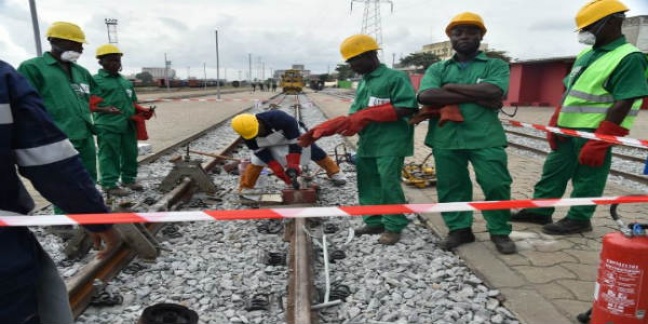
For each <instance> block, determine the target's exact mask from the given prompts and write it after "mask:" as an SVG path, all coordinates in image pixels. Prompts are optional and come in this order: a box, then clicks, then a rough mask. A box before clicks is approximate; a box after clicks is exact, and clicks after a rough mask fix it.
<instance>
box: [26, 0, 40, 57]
mask: <svg viewBox="0 0 648 324" xmlns="http://www.w3.org/2000/svg"><path fill="white" fill-rule="evenodd" d="M29 11H30V12H31V20H32V28H33V29H34V42H35V43H36V54H37V55H38V56H41V55H43V48H42V47H41V40H40V30H39V28H38V13H37V12H36V1H35V0H29Z"/></svg>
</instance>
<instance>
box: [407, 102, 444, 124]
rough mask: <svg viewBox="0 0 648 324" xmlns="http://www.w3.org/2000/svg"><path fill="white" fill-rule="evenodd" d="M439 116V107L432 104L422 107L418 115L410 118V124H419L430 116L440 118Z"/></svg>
mask: <svg viewBox="0 0 648 324" xmlns="http://www.w3.org/2000/svg"><path fill="white" fill-rule="evenodd" d="M438 117H439V108H436V107H430V106H425V107H423V108H421V109H420V110H419V111H418V112H417V113H416V115H414V116H412V118H410V121H409V123H410V125H418V123H420V122H422V121H424V120H428V119H430V118H438Z"/></svg>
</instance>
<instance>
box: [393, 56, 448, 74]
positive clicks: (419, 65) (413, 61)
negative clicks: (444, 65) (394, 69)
mask: <svg viewBox="0 0 648 324" xmlns="http://www.w3.org/2000/svg"><path fill="white" fill-rule="evenodd" d="M439 61H440V59H439V57H438V56H436V55H434V54H432V53H428V52H423V53H412V54H410V55H408V56H406V57H405V58H402V59H401V60H400V63H399V65H400V66H402V67H405V66H413V67H415V68H416V70H417V71H419V72H424V71H425V70H427V68H428V67H429V66H430V65H432V64H434V63H436V62H439Z"/></svg>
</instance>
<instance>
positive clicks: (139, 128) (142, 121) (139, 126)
mask: <svg viewBox="0 0 648 324" xmlns="http://www.w3.org/2000/svg"><path fill="white" fill-rule="evenodd" d="M131 120H132V121H133V122H134V123H135V132H136V134H137V139H138V140H140V141H146V140H147V139H148V138H149V137H148V132H147V131H146V118H145V117H144V116H142V115H140V114H135V115H133V116H131Z"/></svg>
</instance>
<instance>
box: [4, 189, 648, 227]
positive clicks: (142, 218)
mask: <svg viewBox="0 0 648 324" xmlns="http://www.w3.org/2000/svg"><path fill="white" fill-rule="evenodd" d="M629 203H648V195H641V196H639V195H638V196H617V197H596V198H565V199H536V200H532V199H526V200H505V201H473V202H452V203H431V204H398V205H365V206H340V207H306V208H272V209H241V210H205V211H180V212H154V213H110V214H76V215H43V216H9V215H0V227H12V226H50V225H91V224H106V223H115V224H118V223H165V222H194V221H215V220H216V221H233V220H258V219H281V218H309V217H348V216H363V215H374V214H410V213H440V212H453V211H485V210H500V209H518V208H538V207H564V206H586V205H610V204H629Z"/></svg>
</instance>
